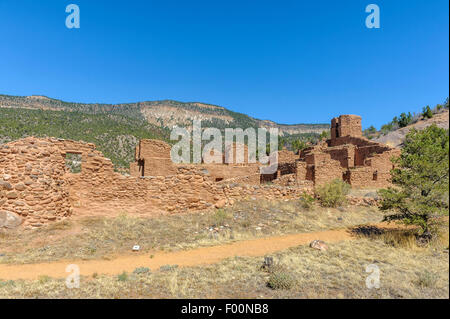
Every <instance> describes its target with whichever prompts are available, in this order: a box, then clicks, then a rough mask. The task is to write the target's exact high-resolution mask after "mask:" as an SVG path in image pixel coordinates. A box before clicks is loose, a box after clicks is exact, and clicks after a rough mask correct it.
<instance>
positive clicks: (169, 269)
mask: <svg viewBox="0 0 450 319" xmlns="http://www.w3.org/2000/svg"><path fill="white" fill-rule="evenodd" d="M177 268H178V265H163V266H161V267H159V270H160V271H172V270H175V269H177Z"/></svg>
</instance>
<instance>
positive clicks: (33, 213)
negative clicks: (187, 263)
mask: <svg viewBox="0 0 450 319" xmlns="http://www.w3.org/2000/svg"><path fill="white" fill-rule="evenodd" d="M333 123H335V124H334V126H333ZM352 123H356V124H355V127H356V128H351V127H347V126H349V125H350V126H351V125H352ZM331 130H332V136H333V130H334V131H335V133H334V134H335V135H336V134H337V135H339V136H338V137H335V138H331V139H330V140H328V141H326V142H325V141H322V142H320V143H318V145H316V146H313V147H308V148H307V149H305V150H303V151H302V152H300V154H294V153H293V152H290V151H287V150H282V151H279V153H278V157H279V164H278V170H277V172H276V173H274V174H268V175H261V174H260V171H259V166H258V164H256V163H243V164H234V163H228V164H226V165H224V164H215V163H212V164H206V163H201V164H174V163H172V161H171V159H170V145H168V144H167V143H165V142H162V141H156V140H141V141H140V143H139V145H138V146H137V147H136V156H135V162H134V163H131V164H130V174H131V176H124V175H122V174H119V173H117V172H115V171H114V167H113V164H112V162H111V161H110V160H109V159H107V158H105V157H104V156H103V155H102V153H101V152H99V151H97V150H96V149H95V145H93V144H90V143H84V142H75V141H70V140H61V139H53V138H47V139H37V138H26V139H22V140H19V141H15V142H11V143H8V144H5V145H3V146H0V155H1V158H0V227H2V225H1V223H2V220H3V222H4V220H5V216H6V217H8V216H9V215H12V214H14V216H17V217H18V218H20V220H21V221H22V225H23V226H24V227H26V228H33V227H40V226H42V225H44V224H46V223H49V222H53V221H59V220H62V219H64V218H66V217H68V216H70V215H71V214H73V211H74V208H75V210H76V208H79V207H82V208H85V209H87V210H90V209H92V211H95V209H94V208H97V209H99V210H101V209H103V208H105V207H113V208H114V209H118V210H119V209H123V210H127V207H128V206H129V204H130V203H131V202H132V203H133V204H139V205H142V207H145V210H146V211H150V212H155V213H167V212H169V213H178V212H185V211H188V210H200V209H205V208H208V207H223V206H225V205H229V204H233V202H234V201H236V200H238V199H242V198H246V197H257V198H266V199H280V198H298V197H299V196H300V194H302V193H304V192H312V189H313V187H314V186H320V185H322V184H324V183H328V182H330V181H331V180H333V179H335V178H338V179H343V180H345V181H346V182H348V183H349V184H351V185H352V186H354V187H385V186H387V185H389V179H390V174H389V171H390V169H391V168H392V162H391V161H390V158H391V157H392V156H394V155H398V154H399V151H398V150H397V149H391V148H389V147H387V146H385V145H382V144H378V143H374V142H371V141H369V140H367V139H365V138H363V137H361V136H360V134H359V132H360V119H359V120H358V117H356V118H355V116H344V117H342V116H341V117H340V118H337V119H333V121H332V129H331ZM342 134H349V135H345V136H342ZM352 134H354V136H353V135H352ZM69 153H73V154H79V155H81V172H80V173H78V174H74V173H71V172H69V169H68V168H66V165H65V157H66V154H69ZM5 214H9V215H5ZM2 216H3V217H2Z"/></svg>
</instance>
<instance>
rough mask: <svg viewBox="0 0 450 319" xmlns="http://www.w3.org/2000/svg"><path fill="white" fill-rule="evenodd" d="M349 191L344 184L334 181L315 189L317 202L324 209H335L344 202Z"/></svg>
mask: <svg viewBox="0 0 450 319" xmlns="http://www.w3.org/2000/svg"><path fill="white" fill-rule="evenodd" d="M349 191H350V185H349V184H347V183H346V182H344V181H342V180H340V179H335V180H333V181H332V182H331V183H329V184H325V185H323V186H320V187H318V188H317V189H316V195H317V197H318V198H319V202H320V204H321V205H322V206H324V207H337V206H341V205H343V204H344V203H345V202H346V197H345V196H346V195H347V194H348V192H349Z"/></svg>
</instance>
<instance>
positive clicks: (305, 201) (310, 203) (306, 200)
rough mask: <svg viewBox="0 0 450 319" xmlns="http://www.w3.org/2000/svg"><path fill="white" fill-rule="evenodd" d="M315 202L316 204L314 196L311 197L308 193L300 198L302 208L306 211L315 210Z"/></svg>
mask: <svg viewBox="0 0 450 319" xmlns="http://www.w3.org/2000/svg"><path fill="white" fill-rule="evenodd" d="M315 202H316V199H315V198H314V196H311V195H309V194H307V193H304V194H302V196H300V203H301V205H302V207H303V208H304V209H306V210H311V209H313V207H314V203H315Z"/></svg>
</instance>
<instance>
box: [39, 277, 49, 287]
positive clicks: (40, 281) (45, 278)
mask: <svg viewBox="0 0 450 319" xmlns="http://www.w3.org/2000/svg"><path fill="white" fill-rule="evenodd" d="M38 281H39V283H40V284H41V285H42V284H45V283H47V282H49V281H50V277H49V276H47V275H42V276H39V278H38Z"/></svg>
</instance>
